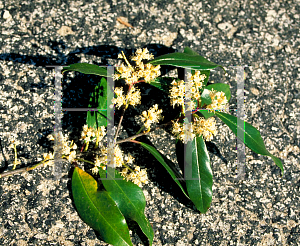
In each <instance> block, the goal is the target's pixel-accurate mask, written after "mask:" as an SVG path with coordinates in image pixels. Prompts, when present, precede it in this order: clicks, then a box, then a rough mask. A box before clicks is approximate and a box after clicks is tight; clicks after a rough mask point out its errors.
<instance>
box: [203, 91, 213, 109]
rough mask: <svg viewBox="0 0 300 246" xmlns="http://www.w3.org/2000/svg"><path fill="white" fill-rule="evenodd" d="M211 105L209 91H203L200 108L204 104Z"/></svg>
mask: <svg viewBox="0 0 300 246" xmlns="http://www.w3.org/2000/svg"><path fill="white" fill-rule="evenodd" d="M211 103H212V100H211V97H210V91H209V90H208V89H204V90H203V92H202V94H201V107H202V106H203V105H204V104H206V105H209V104H211Z"/></svg>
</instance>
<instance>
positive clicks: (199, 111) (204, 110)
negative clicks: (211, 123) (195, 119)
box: [196, 109, 215, 119]
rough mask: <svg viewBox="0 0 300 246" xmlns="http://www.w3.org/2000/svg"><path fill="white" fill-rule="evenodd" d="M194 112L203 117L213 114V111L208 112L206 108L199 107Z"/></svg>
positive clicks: (206, 117)
mask: <svg viewBox="0 0 300 246" xmlns="http://www.w3.org/2000/svg"><path fill="white" fill-rule="evenodd" d="M196 114H197V115H199V116H200V117H204V118H205V119H208V118H209V117H212V116H214V115H215V114H214V113H213V112H209V111H208V109H200V110H198V111H197V112H196Z"/></svg>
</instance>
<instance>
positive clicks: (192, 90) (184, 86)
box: [170, 71, 206, 111]
mask: <svg viewBox="0 0 300 246" xmlns="http://www.w3.org/2000/svg"><path fill="white" fill-rule="evenodd" d="M205 78H206V76H205V75H204V74H201V73H200V71H196V72H195V74H194V75H192V74H190V73H189V74H188V81H187V82H184V81H183V80H179V81H175V80H173V82H172V83H171V84H172V88H171V89H170V98H171V105H172V106H173V108H174V107H175V105H179V106H182V107H183V106H184V101H185V100H184V98H187V97H188V98H189V99H190V100H191V101H192V102H190V103H189V106H188V107H189V108H188V111H192V110H193V109H195V108H196V107H197V105H196V103H195V102H194V101H195V100H198V101H199V103H200V98H201V96H200V89H201V88H202V86H203V82H204V80H205Z"/></svg>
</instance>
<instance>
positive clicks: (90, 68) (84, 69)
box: [62, 63, 108, 77]
mask: <svg viewBox="0 0 300 246" xmlns="http://www.w3.org/2000/svg"><path fill="white" fill-rule="evenodd" d="M68 71H76V72H80V73H84V74H95V75H99V76H104V77H107V76H108V75H107V69H106V68H104V67H99V66H97V65H94V64H88V63H75V64H71V65H68V66H66V67H64V68H63V70H62V74H64V73H65V72H68Z"/></svg>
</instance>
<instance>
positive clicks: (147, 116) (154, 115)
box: [141, 104, 163, 130]
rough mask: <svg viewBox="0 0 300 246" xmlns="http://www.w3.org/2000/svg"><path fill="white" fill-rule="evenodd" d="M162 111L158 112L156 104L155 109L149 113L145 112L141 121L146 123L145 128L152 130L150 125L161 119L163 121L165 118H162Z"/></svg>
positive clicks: (151, 109) (152, 108)
mask: <svg viewBox="0 0 300 246" xmlns="http://www.w3.org/2000/svg"><path fill="white" fill-rule="evenodd" d="M161 113H162V109H160V110H158V105H157V104H155V105H154V106H153V107H151V108H150V109H149V110H148V111H143V113H142V115H141V119H142V121H143V122H144V126H145V127H146V128H147V129H148V130H150V125H151V124H152V123H155V122H157V123H158V121H159V119H163V116H161Z"/></svg>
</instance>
